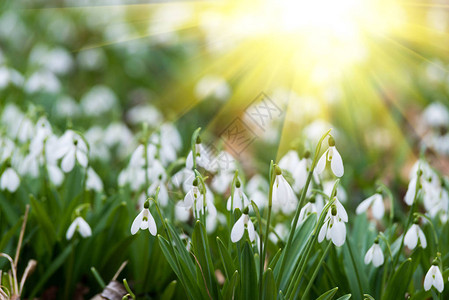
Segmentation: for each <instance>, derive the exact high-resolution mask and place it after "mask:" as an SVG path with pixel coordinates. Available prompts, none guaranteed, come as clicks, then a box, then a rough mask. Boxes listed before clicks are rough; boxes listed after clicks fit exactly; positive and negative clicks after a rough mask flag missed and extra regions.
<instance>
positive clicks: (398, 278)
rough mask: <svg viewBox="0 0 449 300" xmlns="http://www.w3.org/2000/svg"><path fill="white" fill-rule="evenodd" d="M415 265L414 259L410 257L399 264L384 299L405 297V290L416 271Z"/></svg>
mask: <svg viewBox="0 0 449 300" xmlns="http://www.w3.org/2000/svg"><path fill="white" fill-rule="evenodd" d="M413 265H414V264H412V260H411V259H410V258H409V259H407V260H405V261H404V262H403V263H402V264H401V265H400V266H399V268H398V269H397V270H396V272H395V273H394V274H393V277H392V278H391V280H390V281H389V282H388V285H387V288H386V290H385V294H384V295H383V297H382V300H389V299H404V295H405V292H406V291H407V288H408V286H409V284H410V281H411V279H412V276H413V273H414V267H413Z"/></svg>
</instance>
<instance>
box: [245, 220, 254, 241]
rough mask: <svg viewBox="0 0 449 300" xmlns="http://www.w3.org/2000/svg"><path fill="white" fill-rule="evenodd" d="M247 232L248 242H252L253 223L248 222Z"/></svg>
mask: <svg viewBox="0 0 449 300" xmlns="http://www.w3.org/2000/svg"><path fill="white" fill-rule="evenodd" d="M247 230H248V235H249V239H250V241H251V242H252V241H254V239H255V238H256V231H255V230H254V224H253V222H251V220H249V221H248V225H247Z"/></svg>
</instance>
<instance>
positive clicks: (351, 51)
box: [0, 0, 449, 299]
mask: <svg viewBox="0 0 449 300" xmlns="http://www.w3.org/2000/svg"><path fill="white" fill-rule="evenodd" d="M447 45H449V3H447V2H446V1H444V0H441V1H429V0H423V1H419V2H417V1H397V0H395V1H372V0H363V1H362V0H360V1H352V0H342V1H327V0H320V1H313V3H312V1H289V0H283V1H272V0H259V1H254V0H250V1H233V0H229V1H150V3H149V2H147V1H107V0H101V1H100V0H98V1H78V0H66V1H63V0H60V1H56V0H55V1H43V0H40V1H34V0H33V1H26V0H20V1H13V0H4V1H2V2H1V3H0V111H1V114H2V125H1V128H0V135H4V134H7V133H8V132H9V131H10V130H13V128H11V126H10V124H11V118H13V120H14V118H16V120H17V124H18V122H19V119H17V118H21V117H23V116H27V117H28V118H30V119H31V120H37V119H38V118H39V116H41V115H46V116H47V118H48V119H49V120H50V122H51V124H52V125H53V128H54V131H56V132H59V133H62V132H63V131H64V130H65V129H67V128H74V129H76V130H79V131H80V132H82V133H83V134H84V135H85V137H86V139H87V141H88V142H89V144H90V147H91V152H90V156H91V161H90V164H91V165H92V166H94V168H95V170H97V173H98V174H99V175H100V177H101V178H102V179H103V183H104V187H105V188H104V190H105V193H104V195H102V196H98V195H97V196H94V195H91V197H94V198H95V197H96V198H101V197H107V198H108V199H111V198H114V197H121V198H120V199H123V197H125V196H126V195H125V196H124V194H123V191H120V190H119V188H118V186H117V176H118V174H119V172H120V171H121V170H122V169H123V168H124V167H125V166H126V164H127V162H128V159H129V156H130V154H131V153H132V151H133V150H134V149H135V147H136V146H137V144H138V138H139V135H138V133H139V132H140V131H141V130H142V123H147V124H148V127H149V128H150V130H152V129H157V128H158V127H159V126H160V125H161V124H163V123H165V122H170V123H173V124H174V125H175V126H176V127H177V128H178V130H179V132H180V135H181V137H182V140H183V142H184V143H183V145H184V146H183V149H182V151H180V155H181V156H182V155H184V156H185V155H187V152H188V148H189V147H190V144H189V141H190V137H191V134H192V132H193V131H194V130H195V129H196V128H197V127H202V128H203V131H202V134H203V136H204V139H206V140H208V141H210V142H213V143H216V144H217V145H219V147H224V148H225V149H226V147H227V146H226V144H225V143H223V141H222V140H221V139H220V134H221V133H222V132H223V130H224V129H225V128H226V127H227V126H228V125H229V124H231V123H232V122H233V121H234V120H235V118H236V117H241V118H242V120H243V121H244V122H247V123H246V124H248V126H250V127H251V126H252V125H251V121H249V120H248V118H247V117H246V116H247V114H246V108H247V107H248V106H249V105H251V104H252V103H254V101H257V100H258V99H260V96H261V95H263V96H264V97H267V98H268V99H270V101H273V103H276V105H277V106H278V107H279V108H281V110H282V113H281V114H280V115H279V116H276V117H273V118H271V119H270V123H269V126H267V127H266V128H264V130H262V131H260V130H259V131H258V130H257V128H253V130H254V132H256V136H257V137H256V139H255V141H254V143H252V144H251V145H250V146H249V147H248V148H246V149H245V151H243V152H242V153H239V154H238V155H236V156H235V158H236V160H238V161H240V163H241V164H242V166H243V168H244V169H245V171H246V172H247V173H248V174H255V173H261V174H267V173H268V171H267V170H268V165H269V161H270V160H271V159H273V160H275V161H277V160H279V159H280V158H281V157H282V155H283V154H285V153H286V152H287V151H288V150H289V149H292V148H294V149H298V151H299V152H300V154H302V153H303V152H304V151H306V150H311V151H313V149H314V143H315V142H316V141H317V140H318V139H319V137H320V136H321V134H323V133H324V132H325V131H326V130H327V129H329V128H333V134H334V136H335V137H336V141H337V147H338V149H339V151H340V153H341V155H342V157H343V161H344V162H345V171H346V174H345V177H344V178H343V180H342V185H343V187H344V188H345V189H346V191H347V193H348V194H349V195H350V200H349V202H348V203H347V206H348V207H352V208H354V207H356V205H357V204H358V203H359V202H360V200H362V198H363V196H364V195H367V194H369V193H370V192H373V191H374V190H373V183H374V182H376V180H381V181H382V182H383V183H385V184H387V185H389V186H390V187H391V188H392V189H393V190H394V191H395V192H396V193H397V194H398V195H399V196H402V195H404V193H405V189H406V186H407V182H408V173H409V170H410V168H411V166H412V165H413V163H414V162H415V161H416V159H417V158H418V156H419V155H420V154H426V155H427V157H428V159H429V160H430V161H431V163H432V165H433V166H434V167H435V168H437V169H439V170H440V172H441V173H442V174H446V175H447V174H448V173H449V167H448V166H449V162H448V156H449V132H448V125H449V110H448V106H449V100H448V93H449V72H448V66H449V53H448V47H447ZM8 120H9V121H8ZM12 123H14V122H12ZM309 141H310V142H309ZM227 150H229V151H231V152H232V149H227ZM0 152H1V148H0ZM74 176H75V175H74ZM66 185H67V187H68V186H71V184H70V183H66ZM73 186H75V187H74V189H75V190H76V189H79V188H80V187H78V186H76V184H74V185H73ZM117 195H119V196H117ZM1 197H2V199H3V200H2V207H1V209H2V213H1V214H0V216H1V219H0V225H1V228H2V230H3V231H2V234H3V233H4V232H6V229H9V228H11V225H12V223H14V222H13V221H11V222H10V220H15V219H14V217H16V218H17V220H18V219H19V217H20V215H21V214H23V211H24V206H23V205H21V204H17V203H19V201H18V202H17V203H16V204H11V205H6V204H5V203H6V200H7V199H12V198H13V197H12V196H11V195H2V196H1ZM17 197H22V198H24V199H25V198H27V197H28V195H27V191H26V190H22V191H21V192H20V195H19V196H17ZM133 197H134V198H135V196H130V201H135V199H134V198H133ZM97 200H98V199H97ZM98 201H101V200H98ZM25 202H26V201H25ZM25 202H23V203H25ZM111 203H116V202H111ZM114 205H115V204H114ZM114 207H115V206H114ZM114 209H119V208H117V207H115V208H114ZM10 212H13V213H14V217H10V218H8V217H6V214H8V213H10ZM108 216H110V218H109V219H108V222H110V224H117V226H120V225H119V224H123V227H124V228H125V229H126V230H121V231H120V230H118V229H117V230H118V231H119V232H120V234H118V235H117V232H115V231H111V232H110V233H109V235H105V236H103V237H102V238H103V240H102V241H103V242H104V243H101V242H100V241H98V240H97V241H96V243H98V244H99V245H101V248H100V249H97V250H95V251H94V252H95V253H94V254H92V258H91V260H90V259H89V258H85V259H86V261H85V262H84V264H80V265H79V266H88V265H89V264H91V265H92V264H93V263H92V262H95V259H100V257H102V254H104V253H102V251H103V250H104V251H106V249H108V248H109V249H113V251H112V250H111V251H112V252H108V253H109V254H108V255H109V256H108V255H106V256H103V257H102V259H101V260H100V261H99V262H98V261H97V264H96V265H97V268H98V269H99V270H100V271H101V273H102V274H104V276H105V278H110V277H111V276H112V274H113V273H114V272H115V270H116V269H117V267H118V266H119V265H120V264H121V262H122V261H123V260H122V259H124V258H127V257H128V256H129V254H130V253H131V256H132V255H134V256H135V257H136V256H139V253H140V252H139V251H141V250H140V249H141V247H144V246H142V245H143V244H144V241H143V240H142V239H143V238H142V237H138V238H137V239H141V240H142V241H140V244H139V245H140V246H136V243H137V242H136V243H134V244H133V245H134V246H133V247H134V248H132V249H131V250H129V247H128V246H127V245H128V244H130V243H131V241H130V239H129V238H128V237H127V233H126V231H127V230H128V225H129V224H128V223H129V220H128V219H127V218H125V217H123V220H121V221H120V220H115V219H114V214H112V213H110V214H108ZM115 216H117V215H115ZM117 218H120V217H117ZM120 222H121V223H120ZM14 224H15V223H14ZM108 224H109V223H108ZM125 224H126V225H125ZM111 226H112V225H111ZM114 226H115V225H114ZM61 230H62V229H61ZM36 234H37V233H36ZM34 238H35V237H34V236H33V235H31V236H30V237H29V240H27V242H28V243H30V242H33V241H34ZM108 239H117V241H119V244H115V245H114V244H113V243H112V242H111V241H109V242H107V240H108ZM15 244H16V239H15V238H12V237H11V239H10V240H8V241H4V242H3V244H2V245H1V246H2V247H3V250H4V251H12V249H14V245H15ZM82 246H83V247H84V251H87V249H89V247H94V246H95V243H94V244H91V245H89V244H84V245H82ZM2 247H0V248H2ZM145 247H148V246H145ZM37 248H38V246H36V247H34V248H33V247H28V248H25V249H26V250H25V253H24V257H36V256H40V257H41V259H42V260H43V262H40V263H39V264H38V271H37V272H38V273H39V274H41V275H42V274H46V273H45V272H46V271H47V269H48V267H49V266H51V262H54V261H55V260H56V259H57V258H58V257H59V256H58V253H64V252H63V250H64V244H63V243H62V244H58V245H57V246H54V247H52V248H51V249H53V250H52V251H53V252H50V253H48V252H47V253H45V254H44V252H46V251H47V250H44V249H46V248H45V247H44V246H42V249H41V250H39V251H41V252H42V253H40V252H39V251H38V250H36V249H37ZM121 249H123V251H121ZM146 249H148V248H146ZM80 252H81V253H82V252H83V251H82V250H80ZM84 255H87V254H84ZM65 259H68V263H70V259H72V260H71V262H72V264H74V262H73V261H74V258H73V257H72V258H67V257H66V258H65ZM149 259H151V258H149ZM131 260H132V261H133V263H131V267H130V268H129V270H125V272H129V274H132V275H129V277H132V278H134V279H136V278H139V276H140V274H139V272H141V269H139V267H138V265H139V264H140V263H141V261H139V260H137V259H135V260H133V259H131ZM63 261H64V262H67V260H63ZM45 262H47V263H45ZM61 262H62V261H61ZM2 263H3V262H2ZM4 265H5V263H3V266H4ZM74 265H76V264H74ZM3 266H2V267H3ZM80 268H82V267H80ZM55 270H58V271H56V272H52V273H51V274H49V275H48V278H46V279H45V280H44V281H43V282H42V280H40V279H39V276H37V275H33V276H32V277H30V279H29V280H30V282H31V283H30V286H32V287H33V286H34V287H36V286H37V288H36V290H33V291H32V292H33V293H43V292H45V293H47V294H51V293H52V291H53V290H55V285H57V284H58V282H60V281H58V280H60V278H61V276H67V274H68V273H65V271H61V266H60V265H58V266H55ZM150 272H151V271H150ZM125 274H128V273H125ZM159 275H160V276H159ZM159 275H158V276H159V277H158V276H154V279H149V278H152V277H151V276H149V275H148V274H147V275H142V276H146V277H145V280H146V281H145V284H142V286H141V287H139V286H138V287H137V289H138V290H140V291H147V292H148V291H149V292H150V294H151V293H154V295H158V294H159V293H161V290H163V288H164V287H165V286H166V282H168V279H167V278H170V276H172V274H171V275H170V274H165V275H164V276H165V277H164V276H162V275H161V274H159ZM73 276H74V277H76V282H81V283H82V284H81V283H80V284H79V285H78V287H76V286H75V287H73V286H68V287H67V288H66V290H68V291H67V292H66V293H67V294H68V293H69V292H70V293H75V294H76V292H79V293H81V294H82V293H84V288H85V286H88V287H90V290H89V292H86V293H91V294H92V293H93V291H95V288H92V286H93V284H92V282H94V280H93V278H92V275H91V274H90V273H86V272H85V271H84V270H83V271H81V270H78V273H75V275H73ZM156 277H157V278H156ZM58 278H59V279H58ZM41 279H42V277H41ZM65 279H66V280H65V282H67V280H69V279H67V278H65ZM151 280H153V281H151ZM63 282H64V281H63ZM158 284H159V285H158ZM68 285H69V284H68ZM74 290H76V291H75V292H74ZM28 292H29V293H31V291H28ZM54 293H60V291H58V292H54ZM67 294H65V295H67ZM59 295H61V294H59ZM49 297H50V296H49ZM60 299H62V298H60Z"/></svg>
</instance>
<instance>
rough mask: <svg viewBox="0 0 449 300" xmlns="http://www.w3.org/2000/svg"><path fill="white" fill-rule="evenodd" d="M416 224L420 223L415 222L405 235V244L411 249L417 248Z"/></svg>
mask: <svg viewBox="0 0 449 300" xmlns="http://www.w3.org/2000/svg"><path fill="white" fill-rule="evenodd" d="M415 226H418V225H416V224H413V225H412V226H411V227H410V229H409V230H408V231H407V233H406V234H405V237H404V245H406V246H407V247H408V248H409V249H410V250H413V249H415V247H416V245H417V244H418V234H417V231H416V228H415Z"/></svg>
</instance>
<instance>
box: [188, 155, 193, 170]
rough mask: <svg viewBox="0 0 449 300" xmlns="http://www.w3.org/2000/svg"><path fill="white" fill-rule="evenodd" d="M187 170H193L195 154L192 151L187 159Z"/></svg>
mask: <svg viewBox="0 0 449 300" xmlns="http://www.w3.org/2000/svg"><path fill="white" fill-rule="evenodd" d="M186 168H187V169H189V170H192V169H193V154H192V151H190V152H189V154H188V155H187V158H186Z"/></svg>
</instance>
